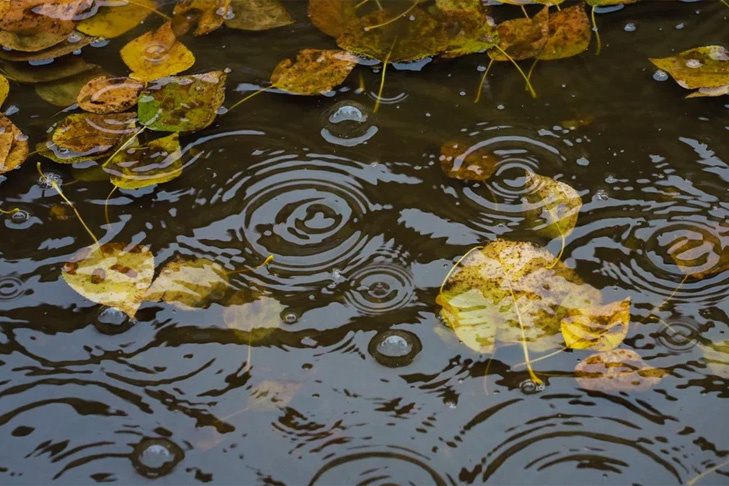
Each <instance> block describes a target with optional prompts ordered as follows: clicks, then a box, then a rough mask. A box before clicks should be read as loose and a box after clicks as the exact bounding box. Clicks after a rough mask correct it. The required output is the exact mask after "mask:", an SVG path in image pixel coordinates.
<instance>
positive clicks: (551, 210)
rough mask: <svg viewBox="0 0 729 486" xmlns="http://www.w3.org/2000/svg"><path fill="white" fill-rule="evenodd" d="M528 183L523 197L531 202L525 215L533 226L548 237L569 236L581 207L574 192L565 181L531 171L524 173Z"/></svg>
mask: <svg viewBox="0 0 729 486" xmlns="http://www.w3.org/2000/svg"><path fill="white" fill-rule="evenodd" d="M527 185H528V186H529V187H530V188H531V192H530V193H528V194H527V196H526V198H527V200H528V201H529V203H530V207H529V209H528V211H527V213H526V216H527V218H528V219H529V220H531V221H532V224H533V225H534V229H535V230H536V231H537V232H539V233H541V234H544V235H545V236H548V237H549V238H559V237H562V238H564V237H566V236H568V235H569V234H570V233H571V232H572V230H573V229H574V227H575V225H576V224H577V216H578V214H579V212H580V209H581V208H582V198H580V195H579V194H578V193H577V191H575V190H574V189H573V188H572V187H570V186H568V185H567V184H565V183H564V182H559V181H555V180H554V179H551V178H549V177H544V176H540V175H537V174H534V173H532V172H527Z"/></svg>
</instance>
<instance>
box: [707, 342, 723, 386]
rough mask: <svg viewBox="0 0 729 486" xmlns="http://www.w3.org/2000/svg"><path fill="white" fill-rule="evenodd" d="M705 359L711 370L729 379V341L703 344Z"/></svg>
mask: <svg viewBox="0 0 729 486" xmlns="http://www.w3.org/2000/svg"><path fill="white" fill-rule="evenodd" d="M702 350H703V352H704V359H705V360H706V363H707V364H708V365H709V368H710V369H711V371H712V372H713V373H714V374H715V375H716V376H720V377H722V378H724V379H729V341H723V342H720V343H711V344H709V345H707V346H703V347H702Z"/></svg>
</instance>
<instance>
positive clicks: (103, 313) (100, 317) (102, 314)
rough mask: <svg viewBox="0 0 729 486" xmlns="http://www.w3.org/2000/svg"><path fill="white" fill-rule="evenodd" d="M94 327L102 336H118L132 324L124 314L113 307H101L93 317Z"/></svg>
mask: <svg viewBox="0 0 729 486" xmlns="http://www.w3.org/2000/svg"><path fill="white" fill-rule="evenodd" d="M93 324H94V327H95V328H96V330H97V331H99V332H100V333H102V334H120V333H122V332H124V331H126V330H127V329H129V328H130V327H132V325H133V324H134V321H133V320H132V319H130V318H129V316H127V315H126V314H125V313H123V312H122V311H120V310H119V309H114V308H113V307H102V308H101V309H100V310H99V311H98V312H97V313H96V315H95V316H94V320H93Z"/></svg>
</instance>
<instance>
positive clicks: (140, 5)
mask: <svg viewBox="0 0 729 486" xmlns="http://www.w3.org/2000/svg"><path fill="white" fill-rule="evenodd" d="M127 3H131V4H132V5H136V6H137V7H142V8H144V9H146V10H151V11H152V12H154V13H156V14H157V15H159V16H160V17H162V18H163V19H165V20H170V17H168V16H167V15H165V14H163V13H162V12H160V11H159V10H157V9H156V8H154V7H150V6H149V5H144V4H142V3H137V2H135V1H134V0H127Z"/></svg>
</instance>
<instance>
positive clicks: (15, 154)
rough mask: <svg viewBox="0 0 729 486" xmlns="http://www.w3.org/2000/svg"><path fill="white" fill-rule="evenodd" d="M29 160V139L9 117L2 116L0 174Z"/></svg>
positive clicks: (0, 118)
mask: <svg viewBox="0 0 729 486" xmlns="http://www.w3.org/2000/svg"><path fill="white" fill-rule="evenodd" d="M27 158H28V137H26V136H25V135H23V133H22V132H21V131H20V130H19V129H18V127H16V126H15V125H14V124H13V122H11V121H10V120H9V119H8V118H7V117H5V116H3V115H0V174H4V173H6V172H9V171H11V170H13V169H15V168H16V167H18V166H19V165H20V164H22V163H23V162H25V159H27Z"/></svg>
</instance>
